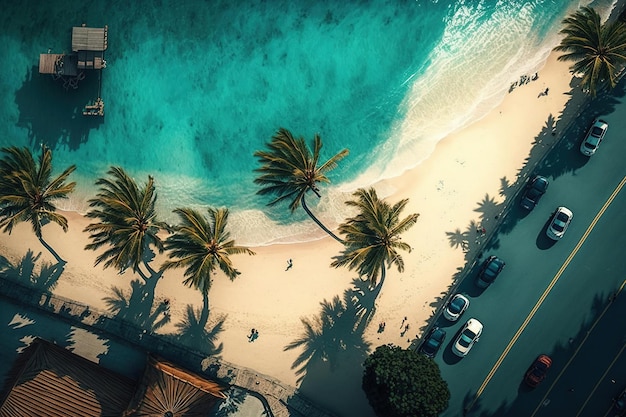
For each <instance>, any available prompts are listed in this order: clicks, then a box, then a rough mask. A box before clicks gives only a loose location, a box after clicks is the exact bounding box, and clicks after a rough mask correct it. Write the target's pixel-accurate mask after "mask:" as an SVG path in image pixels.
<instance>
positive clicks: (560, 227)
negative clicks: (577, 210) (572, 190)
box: [546, 206, 574, 240]
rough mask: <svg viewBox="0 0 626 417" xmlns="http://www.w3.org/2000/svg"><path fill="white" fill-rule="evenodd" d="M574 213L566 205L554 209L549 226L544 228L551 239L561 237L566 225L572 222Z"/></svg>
mask: <svg viewBox="0 0 626 417" xmlns="http://www.w3.org/2000/svg"><path fill="white" fill-rule="evenodd" d="M573 217H574V213H572V211H571V210H570V209H568V208H567V207H563V206H561V207H559V208H557V209H556V212H555V213H554V216H552V220H550V226H548V229H547V230H546V234H547V235H548V237H549V238H550V239H552V240H559V239H561V238H562V237H563V235H564V234H565V232H566V231H567V227H568V226H569V224H570V223H571V222H572V218H573Z"/></svg>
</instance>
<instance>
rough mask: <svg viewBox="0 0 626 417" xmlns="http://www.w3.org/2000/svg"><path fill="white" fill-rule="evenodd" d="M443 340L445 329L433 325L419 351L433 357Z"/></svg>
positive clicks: (444, 338)
mask: <svg viewBox="0 0 626 417" xmlns="http://www.w3.org/2000/svg"><path fill="white" fill-rule="evenodd" d="M444 340H446V331H445V330H443V329H442V328H440V327H438V326H435V327H433V328H432V329H431V330H430V332H428V335H427V336H426V338H425V339H424V343H423V344H422V347H421V349H420V351H421V352H422V353H423V354H424V355H426V356H428V357H429V358H434V357H435V355H436V354H437V352H439V348H441V346H442V345H443V342H444Z"/></svg>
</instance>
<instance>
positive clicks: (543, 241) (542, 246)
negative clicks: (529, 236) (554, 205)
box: [536, 213, 557, 250]
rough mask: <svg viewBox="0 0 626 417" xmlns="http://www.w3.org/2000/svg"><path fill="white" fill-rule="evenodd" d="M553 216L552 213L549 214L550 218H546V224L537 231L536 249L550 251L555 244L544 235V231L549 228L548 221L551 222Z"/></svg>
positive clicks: (554, 241)
mask: <svg viewBox="0 0 626 417" xmlns="http://www.w3.org/2000/svg"><path fill="white" fill-rule="evenodd" d="M553 215H554V213H552V214H550V217H549V218H548V220H547V221H546V223H545V224H544V225H543V227H542V228H541V230H540V231H539V234H538V235H537V240H536V245H537V249H539V250H547V249H550V248H551V247H552V246H554V245H555V244H556V242H557V241H556V240H552V239H550V238H549V237H548V235H546V231H547V230H548V227H549V226H550V221H551V220H552V216H553Z"/></svg>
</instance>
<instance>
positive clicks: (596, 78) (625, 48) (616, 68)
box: [554, 7, 626, 96]
mask: <svg viewBox="0 0 626 417" xmlns="http://www.w3.org/2000/svg"><path fill="white" fill-rule="evenodd" d="M563 24H564V25H565V26H564V28H563V29H562V30H561V31H560V32H559V33H562V34H564V35H565V38H563V40H562V41H561V44H560V45H558V46H557V47H556V48H554V50H555V51H559V52H565V54H564V55H561V56H559V58H558V59H559V61H573V62H574V65H572V67H571V68H570V69H571V71H572V73H573V74H582V80H581V83H580V84H581V87H582V88H583V90H585V91H588V92H589V94H591V95H592V96H595V95H596V93H597V91H598V90H601V89H603V88H613V87H615V85H616V84H617V81H618V74H619V73H620V71H621V70H622V69H623V68H624V64H625V63H626V25H625V24H624V23H623V22H622V21H620V20H619V19H618V20H616V21H613V22H605V23H604V24H602V23H601V22H600V16H599V15H598V13H597V12H596V11H595V10H594V9H593V8H591V7H582V8H580V9H578V10H577V11H576V12H574V13H573V14H571V15H570V16H568V17H567V18H565V19H564V20H563Z"/></svg>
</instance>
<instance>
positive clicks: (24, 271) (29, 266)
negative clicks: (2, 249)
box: [0, 249, 65, 294]
mask: <svg viewBox="0 0 626 417" xmlns="http://www.w3.org/2000/svg"><path fill="white" fill-rule="evenodd" d="M40 257H41V252H39V253H38V254H37V255H35V254H34V252H33V251H32V250H30V249H29V250H28V251H27V252H26V254H25V255H24V256H23V257H22V259H20V261H19V262H17V263H16V264H15V265H14V264H12V263H11V262H9V261H8V260H7V259H6V258H4V257H1V256H0V271H2V272H3V274H4V275H5V276H6V277H7V278H9V279H11V280H14V281H17V282H19V283H22V284H25V285H27V286H29V287H31V288H34V289H36V290H39V291H41V292H43V293H46V294H50V292H51V291H52V290H53V289H54V288H55V287H56V286H57V284H58V282H59V278H60V277H61V274H62V273H63V271H64V270H65V263H63V262H58V263H56V264H52V263H49V262H42V264H41V267H40V268H39V272H37V271H36V269H37V268H36V265H37V262H38V261H39V258H40Z"/></svg>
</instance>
